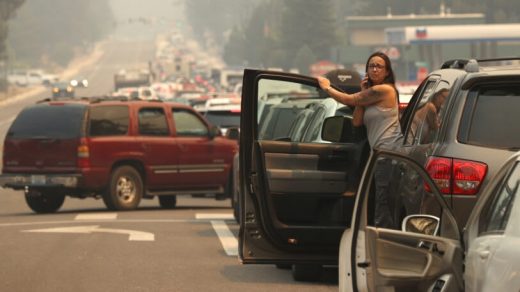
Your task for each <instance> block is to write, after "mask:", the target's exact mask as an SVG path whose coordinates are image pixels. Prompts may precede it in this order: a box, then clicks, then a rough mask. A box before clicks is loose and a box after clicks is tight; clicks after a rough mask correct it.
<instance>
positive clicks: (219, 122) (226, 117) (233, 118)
mask: <svg viewBox="0 0 520 292" xmlns="http://www.w3.org/2000/svg"><path fill="white" fill-rule="evenodd" d="M204 116H205V117H206V119H207V120H208V121H209V122H210V123H211V124H213V125H215V126H218V127H240V112H239V111H236V112H235V111H229V110H222V111H218V110H217V111H207V112H206V114H205V115H204Z"/></svg>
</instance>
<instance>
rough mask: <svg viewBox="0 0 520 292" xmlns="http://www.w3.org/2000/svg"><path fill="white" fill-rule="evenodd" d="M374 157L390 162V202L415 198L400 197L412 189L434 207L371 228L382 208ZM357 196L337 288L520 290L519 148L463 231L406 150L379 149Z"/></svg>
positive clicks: (343, 244) (345, 236)
mask: <svg viewBox="0 0 520 292" xmlns="http://www.w3.org/2000/svg"><path fill="white" fill-rule="evenodd" d="M379 159H385V160H386V161H391V164H392V165H393V170H394V171H393V172H392V173H393V174H394V176H393V180H392V183H391V185H390V186H389V188H391V189H393V190H394V191H396V192H394V193H393V194H394V196H388V197H387V199H388V202H395V201H397V200H401V201H406V200H414V198H403V197H399V196H400V192H399V190H401V189H402V188H410V187H411V188H414V189H415V190H416V194H418V198H420V201H419V202H425V201H429V206H432V203H435V205H434V206H436V207H434V208H427V209H422V208H419V209H418V210H416V211H415V212H409V213H408V214H407V216H406V217H405V218H403V220H402V225H401V228H396V229H390V228H383V227H378V226H374V225H375V224H373V221H374V220H373V218H374V217H376V216H378V214H379V213H378V211H376V210H383V208H382V207H381V206H379V207H377V208H376V204H375V203H374V200H373V199H371V198H373V195H372V194H373V192H372V187H373V182H374V177H375V176H374V172H375V169H376V168H377V167H378V165H379V164H378V162H377V161H378V160H379ZM468 175H470V174H468ZM358 194H359V196H358V199H357V200H356V203H355V206H354V211H353V221H352V225H351V228H350V229H347V230H346V231H345V232H344V234H343V236H342V240H341V243H340V254H339V269H338V270H339V288H340V289H339V290H340V291H431V292H434V291H440V292H442V291H519V289H520V249H519V247H520V198H516V195H519V196H520V152H517V153H516V154H514V155H513V156H512V157H511V158H510V159H509V160H508V161H507V162H506V163H505V164H504V165H503V167H502V168H501V170H500V171H499V172H498V173H497V174H496V176H495V177H494V179H493V180H492V181H491V182H490V183H489V184H488V185H487V187H486V189H484V190H483V193H482V195H481V197H480V199H479V200H478V202H477V204H476V206H475V207H474V209H473V211H472V213H471V215H470V218H469V219H468V221H467V224H466V226H465V228H464V229H462V226H457V223H456V221H455V219H454V217H453V215H452V212H451V208H450V206H449V203H450V202H449V201H447V200H445V199H444V198H443V197H442V196H441V195H440V193H439V191H438V188H437V186H436V185H435V183H434V181H433V180H432V179H430V177H429V175H428V173H427V172H426V170H424V168H423V167H422V166H421V165H419V164H417V163H415V162H414V161H413V160H411V159H409V158H407V157H406V156H405V155H401V154H397V153H393V152H384V151H381V152H379V151H377V150H376V151H375V152H374V154H373V155H372V156H371V158H370V160H369V163H368V165H367V168H366V170H365V175H364V178H363V180H362V182H361V184H360V188H359V190H358ZM420 205H421V206H423V205H422V204H420Z"/></svg>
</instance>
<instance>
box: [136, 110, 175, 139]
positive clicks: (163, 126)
mask: <svg viewBox="0 0 520 292" xmlns="http://www.w3.org/2000/svg"><path fill="white" fill-rule="evenodd" d="M139 133H140V134H141V135H146V136H168V134H169V131H168V124H167V122H166V115H165V114H164V110H163V109H162V108H143V109H140V110H139Z"/></svg>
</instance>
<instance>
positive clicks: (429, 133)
mask: <svg viewBox="0 0 520 292" xmlns="http://www.w3.org/2000/svg"><path fill="white" fill-rule="evenodd" d="M448 93H449V90H448V89H447V88H443V89H441V90H439V91H437V92H436V93H435V94H434V95H433V97H432V99H431V100H430V101H428V102H427V103H425V104H423V105H422V106H420V109H418V110H417V111H416V113H415V116H414V118H413V120H412V127H411V130H412V131H415V132H414V133H413V134H412V136H411V137H416V135H420V141H421V144H426V143H431V141H433V138H434V137H435V134H436V133H437V130H438V129H439V128H440V120H439V113H440V109H441V106H442V105H443V104H444V101H445V100H446V97H447V96H448Z"/></svg>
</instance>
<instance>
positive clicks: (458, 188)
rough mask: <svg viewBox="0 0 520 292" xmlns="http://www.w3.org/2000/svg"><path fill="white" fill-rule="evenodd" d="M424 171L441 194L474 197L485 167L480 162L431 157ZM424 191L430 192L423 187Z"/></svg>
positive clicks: (484, 173)
mask: <svg viewBox="0 0 520 292" xmlns="http://www.w3.org/2000/svg"><path fill="white" fill-rule="evenodd" d="M426 171H428V173H429V174H430V177H431V178H432V180H433V181H434V182H435V184H436V185H437V187H439V190H440V191H441V193H443V194H453V195H475V194H476V193H477V192H478V190H479V188H480V185H481V184H482V182H483V181H484V178H485V177H486V172H487V165H486V164H484V163H481V162H476V161H469V160H462V159H452V158H446V157H435V156H432V157H430V158H429V159H428V161H427V162H426ZM425 189H426V191H428V192H429V191H431V190H430V188H429V187H428V185H427V184H426V185H425Z"/></svg>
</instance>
